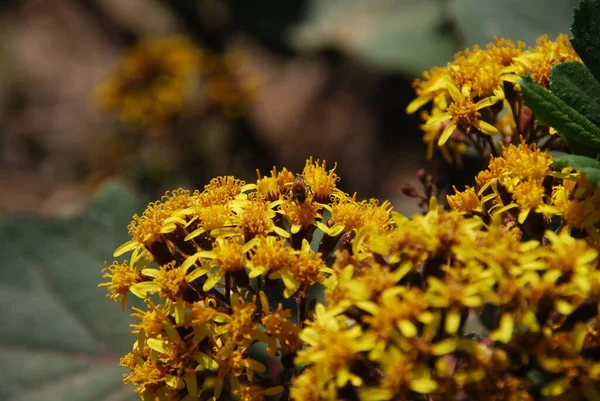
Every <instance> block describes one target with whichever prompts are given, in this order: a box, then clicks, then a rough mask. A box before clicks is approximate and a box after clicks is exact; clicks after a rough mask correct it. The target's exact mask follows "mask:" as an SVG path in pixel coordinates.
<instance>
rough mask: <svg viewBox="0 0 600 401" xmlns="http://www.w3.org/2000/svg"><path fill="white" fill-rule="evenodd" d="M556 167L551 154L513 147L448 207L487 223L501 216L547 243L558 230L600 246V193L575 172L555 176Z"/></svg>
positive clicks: (452, 198)
mask: <svg viewBox="0 0 600 401" xmlns="http://www.w3.org/2000/svg"><path fill="white" fill-rule="evenodd" d="M551 166H552V158H551V157H550V154H549V153H548V152H547V151H546V152H542V151H540V150H539V149H537V148H536V147H535V145H534V146H532V147H528V146H527V145H526V144H525V143H524V142H522V143H521V144H520V145H519V146H515V145H510V146H508V147H506V148H503V153H502V156H499V157H493V158H492V159H491V161H490V163H489V166H488V168H487V169H485V170H483V171H481V172H479V174H478V175H477V176H476V177H475V182H476V185H477V186H476V187H475V188H472V187H467V188H466V190H464V191H462V192H458V191H457V192H456V193H455V194H454V195H450V196H447V200H448V204H449V206H450V207H451V208H452V209H454V210H457V211H459V212H461V213H462V214H466V215H469V216H479V217H481V218H483V220H484V221H491V220H492V218H494V216H501V219H502V220H503V221H504V222H511V223H512V224H516V225H518V226H519V228H520V229H521V230H522V231H523V232H525V233H526V234H527V235H528V236H529V237H530V238H536V239H542V238H543V237H544V235H545V234H544V233H545V232H546V230H548V229H553V230H556V231H557V232H566V233H572V234H573V235H576V236H577V237H584V236H589V241H590V242H591V243H597V244H600V232H599V224H598V223H599V222H600V213H599V212H598V205H599V204H600V188H597V187H595V186H594V185H592V184H591V183H590V182H589V181H588V180H587V179H586V178H585V177H584V176H581V174H579V173H578V172H575V171H571V169H570V168H566V169H565V170H564V171H562V172H554V171H552V170H551ZM455 190H456V188H455Z"/></svg>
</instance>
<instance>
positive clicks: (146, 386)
mask: <svg viewBox="0 0 600 401" xmlns="http://www.w3.org/2000/svg"><path fill="white" fill-rule="evenodd" d="M124 362H126V361H124V360H121V363H124ZM121 366H123V365H121ZM165 381H166V373H165V371H164V370H163V369H162V368H161V367H159V366H158V365H157V363H156V362H152V361H151V360H147V361H145V362H143V363H142V364H136V365H134V366H133V369H132V370H131V371H130V372H129V373H128V374H126V375H124V376H123V383H125V384H133V385H134V386H136V389H135V392H136V394H138V395H139V396H140V398H142V399H143V398H147V397H155V396H156V395H157V391H158V390H159V388H160V387H162V386H163V383H164V382H165Z"/></svg>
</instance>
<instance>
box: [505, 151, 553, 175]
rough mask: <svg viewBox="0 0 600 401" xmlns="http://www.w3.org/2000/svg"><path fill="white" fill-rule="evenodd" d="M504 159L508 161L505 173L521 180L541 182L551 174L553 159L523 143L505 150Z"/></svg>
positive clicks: (547, 154)
mask: <svg viewBox="0 0 600 401" xmlns="http://www.w3.org/2000/svg"><path fill="white" fill-rule="evenodd" d="M502 157H503V158H504V159H505V160H506V166H505V167H504V171H508V172H509V173H510V174H512V175H513V176H518V177H520V178H523V179H524V178H534V179H537V180H541V179H543V178H545V177H546V176H547V175H548V173H549V172H550V166H551V165H552V157H551V156H550V153H548V152H547V151H545V152H542V151H541V150H539V149H537V147H536V146H535V145H534V146H533V147H529V146H527V144H525V143H524V142H521V143H520V144H519V146H513V145H511V146H509V147H507V148H506V149H504V152H503V153H502Z"/></svg>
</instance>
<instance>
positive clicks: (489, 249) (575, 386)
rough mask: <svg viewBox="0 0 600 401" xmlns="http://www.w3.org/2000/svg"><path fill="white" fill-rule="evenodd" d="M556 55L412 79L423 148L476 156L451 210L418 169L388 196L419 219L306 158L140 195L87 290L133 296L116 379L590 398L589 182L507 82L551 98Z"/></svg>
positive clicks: (182, 388) (559, 46) (593, 342)
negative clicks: (423, 207) (198, 187)
mask: <svg viewBox="0 0 600 401" xmlns="http://www.w3.org/2000/svg"><path fill="white" fill-rule="evenodd" d="M599 13H600V9H599ZM564 61H579V62H580V60H579V58H578V57H577V55H576V54H575V53H574V52H573V50H572V49H571V47H570V44H569V42H568V40H567V38H566V36H564V35H560V36H559V37H558V38H557V40H556V41H551V40H549V39H548V38H547V37H542V38H540V39H539V41H538V43H537V46H536V47H534V48H529V49H526V48H525V45H524V44H522V43H517V44H515V43H512V42H510V41H506V40H496V41H495V43H494V44H492V45H489V46H488V47H486V49H480V48H475V49H473V50H466V51H464V52H462V53H460V54H458V55H457V56H456V57H455V60H454V61H453V62H451V63H449V64H448V65H447V66H446V67H445V68H434V69H433V70H431V71H429V72H427V73H425V75H424V76H425V79H424V80H419V81H417V82H416V84H415V86H416V88H417V94H418V97H417V99H416V100H415V101H414V102H413V103H411V105H409V107H408V110H409V111H410V112H414V111H416V110H417V109H419V108H420V107H421V106H424V105H425V104H428V103H432V109H431V112H430V113H427V112H424V113H423V118H424V119H425V120H426V121H427V122H426V124H424V125H423V129H424V131H425V141H426V142H428V143H429V144H430V152H431V150H432V149H433V145H434V144H435V143H436V142H437V144H438V146H439V147H440V150H441V151H442V154H443V155H445V157H447V158H448V159H449V160H453V161H459V160H460V155H461V154H462V153H463V152H464V151H465V149H466V146H467V144H468V143H470V144H472V145H473V146H474V147H475V149H476V150H478V151H479V152H480V153H481V155H482V156H485V158H486V168H485V169H484V170H483V171H480V172H478V173H477V174H476V176H475V177H474V181H475V186H474V187H467V188H466V189H465V190H464V191H462V192H459V191H458V190H456V188H455V194H453V195H449V196H447V198H446V199H447V201H448V205H449V209H444V208H443V207H442V206H440V205H438V201H437V193H438V188H437V184H436V181H435V180H434V177H432V176H430V175H427V174H426V173H425V172H423V171H422V172H420V173H419V174H418V177H419V181H420V182H421V184H423V187H424V189H425V191H424V194H419V193H418V192H417V191H416V189H414V188H412V187H404V188H403V191H404V192H405V193H406V194H407V195H409V196H412V197H415V198H420V201H421V202H424V203H425V204H428V211H427V212H426V213H425V214H418V215H415V216H414V217H413V218H407V217H404V216H402V215H400V214H398V213H396V212H394V211H393V210H392V206H391V204H390V202H388V201H384V202H381V203H380V202H378V201H377V200H375V199H370V200H357V195H356V194H352V195H350V194H346V193H344V192H342V191H341V190H339V189H338V188H337V183H338V181H339V177H338V175H337V173H336V172H335V170H336V166H334V167H333V168H330V169H328V168H327V166H326V163H325V162H320V161H318V160H317V161H314V160H313V159H312V158H310V159H308V160H307V161H306V163H305V166H304V169H303V170H302V171H301V172H300V173H299V174H294V173H292V172H291V171H289V170H287V169H286V168H283V169H280V170H278V169H277V168H273V170H272V171H271V172H270V173H269V174H268V175H266V176H262V175H261V174H260V173H258V178H257V180H256V182H253V183H246V182H243V181H241V180H238V179H236V178H235V177H231V176H226V177H217V178H215V179H213V180H212V181H210V183H209V184H208V185H206V186H205V187H204V190H202V191H194V192H190V191H187V190H181V189H180V190H175V191H172V192H167V193H166V194H165V196H163V197H162V198H161V199H160V200H159V201H156V202H153V203H150V204H149V205H148V207H147V209H146V210H145V211H144V212H143V213H142V214H141V215H135V216H133V221H132V222H131V224H130V225H129V227H128V229H129V234H130V236H131V240H130V241H128V242H126V243H125V244H123V245H122V246H121V247H119V248H118V249H117V250H116V251H115V254H114V256H115V257H120V256H121V255H124V254H126V253H130V257H129V258H128V259H127V260H121V261H115V262H114V263H112V264H110V265H107V266H105V269H104V278H106V279H107V281H106V282H104V283H102V284H100V285H99V286H100V287H105V288H106V289H107V291H108V295H107V297H108V298H109V299H110V300H111V301H117V302H120V305H121V308H122V309H123V310H125V309H126V307H127V297H128V296H129V293H131V294H133V295H134V296H136V297H139V298H141V299H143V300H144V302H145V307H134V308H133V313H132V316H133V317H134V318H135V319H136V323H134V324H132V326H131V327H132V329H133V330H132V332H133V334H135V336H136V338H135V341H134V342H133V347H132V350H131V352H129V353H128V354H126V355H125V356H124V357H123V358H122V359H121V366H123V367H126V368H128V369H129V373H127V374H125V375H124V382H125V383H130V384H132V385H134V386H135V392H136V393H137V394H138V395H139V396H140V398H141V399H143V400H145V401H156V400H210V401H216V400H231V399H239V400H242V401H263V400H265V399H273V400H290V399H291V400H295V401H304V400H312V401H320V400H331V401H335V400H345V401H359V400H360V401H384V400H407V401H408V400H410V401H413V400H417V401H425V400H427V401H445V400H461V401H476V400H488V399H489V400H510V401H533V400H541V399H543V400H552V401H561V400H575V399H584V398H585V399H588V400H594V401H597V400H600V388H599V383H600V352H599V350H600V323H599V322H600V290H599V289H600V264H599V263H598V260H599V259H598V256H599V255H598V248H599V246H600V232H599V228H600V212H599V211H598V209H599V207H598V205H599V204H600V189H599V188H598V187H597V186H595V185H594V183H596V185H597V184H598V180H597V177H593V176H590V175H586V174H589V172H590V171H595V170H593V169H591V170H590V169H588V170H585V169H582V170H577V169H574V168H570V167H566V168H558V167H557V166H559V165H560V166H564V164H560V162H559V161H553V159H552V157H551V155H550V153H549V150H548V148H550V147H551V146H549V144H552V143H554V142H560V137H559V136H558V135H554V136H551V134H552V133H553V132H551V131H552V129H550V128H549V127H542V126H541V125H540V126H538V125H537V123H536V121H535V116H533V115H532V113H531V111H530V110H529V109H527V108H525V106H524V105H523V103H522V101H521V99H520V94H519V87H518V86H517V85H516V84H515V82H516V81H517V80H518V79H519V77H522V76H524V75H529V76H530V77H531V79H533V80H534V81H535V82H537V83H538V84H540V85H542V86H545V87H548V82H549V81H548V79H549V73H550V68H551V67H552V66H553V65H555V64H557V63H560V62H564ZM209 64H210V63H209ZM573 65H575V66H577V64H573ZM235 66H236V62H235V60H234V61H231V63H230V62H224V64H223V65H222V66H221V67H223V68H225V69H226V70H227V71H228V72H227V74H229V75H231V74H233V75H235V71H236V68H237V67H235ZM221 67H218V68H217V69H216V70H210V69H208V70H207V71H213V72H214V71H218V70H219V68H221ZM215 68H216V67H215ZM227 74H225V75H227ZM209 75H210V74H209ZM212 76H213V77H214V80H213V83H214V85H215V87H214V88H212V89H211V86H210V85H209V86H208V91H207V93H208V94H209V96H210V97H212V98H213V99H214V100H215V101H216V102H219V103H220V104H222V105H223V107H225V108H226V109H229V112H230V113H231V114H236V111H237V110H240V108H242V109H243V102H240V101H239V99H240V98H238V97H236V96H237V95H239V94H242V96H241V98H243V97H244V96H246V95H247V94H249V93H251V92H252V90H253V89H252V88H253V86H252V85H248V86H247V87H246V86H244V85H242V86H239V87H236V88H234V89H231V88H230V89H231V91H230V89H227V90H224V89H222V88H223V87H227V86H228V85H229V84H222V82H221V78H222V77H221V75H220V73H216V72H215V73H213V74H212ZM223 79H224V80H225V81H227V80H228V79H229V78H223ZM522 82H524V81H522ZM526 88H527V87H526V86H525V84H523V85H522V89H523V90H524V91H525V90H526ZM227 91H230V92H227ZM226 92H227V93H236V95H233V96H231V97H230V96H225V97H223V96H222V94H223V93H226ZM496 134H501V135H502V136H503V140H502V141H500V142H497V143H496V142H494V141H493V140H492V137H491V135H496ZM543 140H545V142H544V143H540V141H543ZM544 148H546V149H544ZM590 160H592V159H590ZM592 162H595V163H597V161H594V160H592ZM586 163H588V164H589V163H591V162H590V161H589V160H587V159H586Z"/></svg>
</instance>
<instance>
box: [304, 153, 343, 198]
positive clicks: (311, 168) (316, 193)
mask: <svg viewBox="0 0 600 401" xmlns="http://www.w3.org/2000/svg"><path fill="white" fill-rule="evenodd" d="M336 167H337V163H336V164H334V166H333V168H332V169H331V170H327V164H326V162H325V160H323V162H322V163H320V161H319V160H317V161H313V159H312V157H310V158H309V159H308V160H306V164H305V165H304V170H302V177H303V178H304V181H306V184H307V185H308V189H309V191H310V192H311V193H312V195H313V201H314V202H318V203H328V202H329V197H330V196H331V195H332V194H333V192H334V190H335V188H336V184H337V182H338V181H339V180H340V178H339V176H338V175H337V174H336V173H335V172H334V171H335V169H336Z"/></svg>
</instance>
